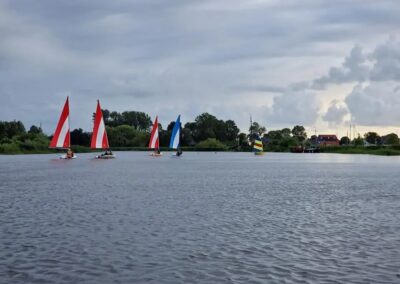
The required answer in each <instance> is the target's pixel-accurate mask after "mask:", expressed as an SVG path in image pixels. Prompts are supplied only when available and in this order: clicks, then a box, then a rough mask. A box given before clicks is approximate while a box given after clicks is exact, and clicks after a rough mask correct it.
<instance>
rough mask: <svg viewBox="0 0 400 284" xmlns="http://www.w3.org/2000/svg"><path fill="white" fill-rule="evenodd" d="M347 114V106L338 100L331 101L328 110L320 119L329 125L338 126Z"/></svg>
mask: <svg viewBox="0 0 400 284" xmlns="http://www.w3.org/2000/svg"><path fill="white" fill-rule="evenodd" d="M348 113H349V111H348V109H347V106H346V105H345V104H343V103H342V102H340V101H338V100H333V101H331V103H330V105H329V108H328V110H327V111H326V113H325V114H324V115H323V116H322V119H323V120H325V121H327V122H329V123H330V125H332V126H335V125H340V124H342V123H343V121H344V118H345V116H346V115H347V114H348Z"/></svg>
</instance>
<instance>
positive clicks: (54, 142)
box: [50, 97, 71, 148]
mask: <svg viewBox="0 0 400 284" xmlns="http://www.w3.org/2000/svg"><path fill="white" fill-rule="evenodd" d="M70 140H71V135H70V132H69V98H68V97H67V100H66V102H65V104H64V108H63V110H62V112H61V116H60V119H59V121H58V124H57V128H56V131H55V132H54V136H53V139H51V142H50V148H69V147H71V142H70Z"/></svg>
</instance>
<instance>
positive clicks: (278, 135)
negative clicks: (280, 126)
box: [266, 130, 282, 140]
mask: <svg viewBox="0 0 400 284" xmlns="http://www.w3.org/2000/svg"><path fill="white" fill-rule="evenodd" d="M266 136H267V138H268V139H270V140H281V139H282V132H281V131H280V130H271V131H269V132H268V133H267V135H266Z"/></svg>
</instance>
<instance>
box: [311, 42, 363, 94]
mask: <svg viewBox="0 0 400 284" xmlns="http://www.w3.org/2000/svg"><path fill="white" fill-rule="evenodd" d="M366 61H367V60H366V55H365V54H364V53H363V51H362V49H361V47H360V46H357V45H356V46H354V47H353V49H352V50H351V51H350V54H349V56H347V57H346V58H345V60H344V62H343V64H342V66H341V67H331V68H330V69H329V73H328V75H326V76H323V77H321V78H318V79H316V80H314V84H313V87H315V88H317V89H320V88H325V86H326V85H327V84H332V83H336V84H342V83H347V82H354V81H356V82H363V81H366V80H367V79H368V75H369V72H370V68H369V67H368V66H367V65H366V64H365V63H366Z"/></svg>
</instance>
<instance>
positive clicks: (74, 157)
mask: <svg viewBox="0 0 400 284" xmlns="http://www.w3.org/2000/svg"><path fill="white" fill-rule="evenodd" d="M60 159H63V160H72V159H76V155H73V156H72V157H71V158H68V157H67V154H64V155H61V156H60Z"/></svg>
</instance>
